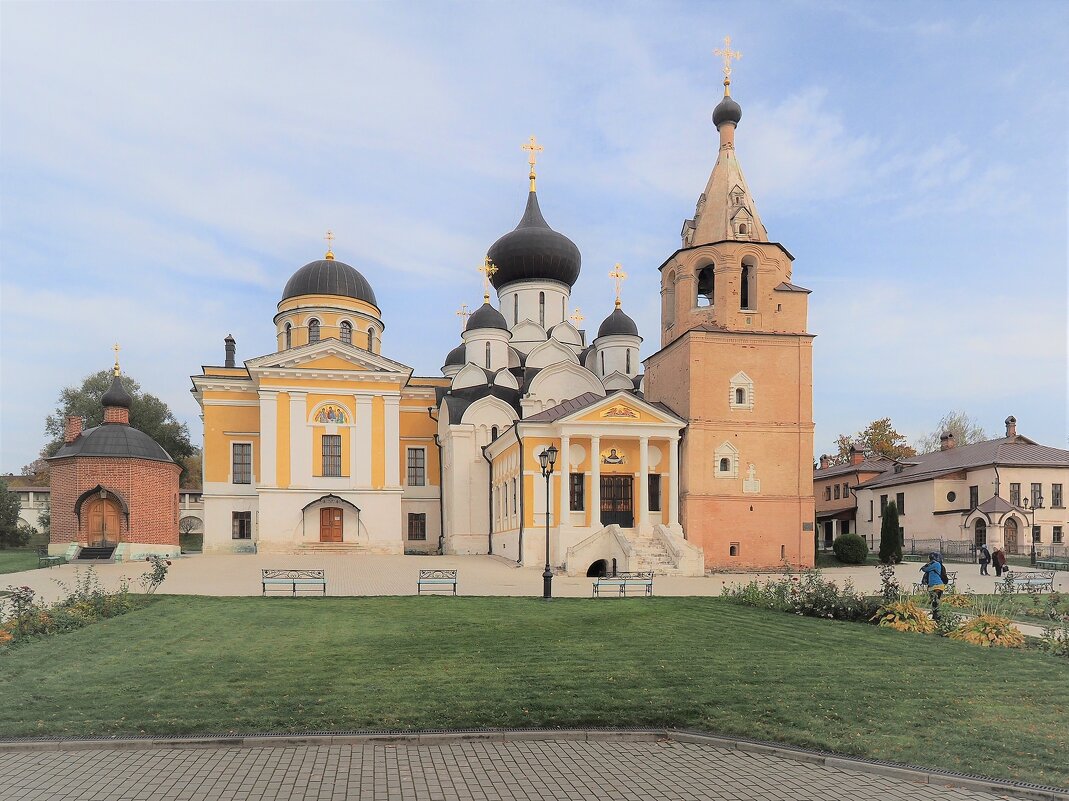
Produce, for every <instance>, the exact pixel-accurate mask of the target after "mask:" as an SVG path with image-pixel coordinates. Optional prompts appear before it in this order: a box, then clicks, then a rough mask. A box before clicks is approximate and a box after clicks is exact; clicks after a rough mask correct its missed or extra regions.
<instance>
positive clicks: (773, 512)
mask: <svg viewBox="0 0 1069 801" xmlns="http://www.w3.org/2000/svg"><path fill="white" fill-rule="evenodd" d="M730 43H731V40H730V38H729V39H726V40H725V47H724V49H723V50H717V51H716V54H717V55H721V56H723V57H724V99H723V100H721V101H720V103H719V104H718V105H717V107H716V109H715V110H714V111H713V124H714V125H715V126H716V128H717V131H718V132H719V134H720V150H719V153H718V155H717V160H716V164H715V166H714V167H713V171H712V174H711V175H710V176H709V181H708V183H707V184H706V186H705V191H704V192H703V193H702V194H701V196H700V197H699V198H698V203H697V207H696V209H695V212H694V217H693V219H690V220H687V221H686V222H684V224H683V231H682V238H683V242H682V247H681V248H680V249H679V250H677V251H676V252H675V253H673V254H672V255H671V256H669V258H668V259H667V260H666V261H665V262H664V263H663V264H662V265H661V266H660V268H659V269H660V272H661V349H660V350H659V351H658V352H657V353H655V354H653V355H652V356H650V357H649V358H648V359H647V360H646V380H645V391H646V397H647V399H649V400H651V401H659V402H661V403H664V404H666V405H667V406H668V407H670V408H671V409H672V410H673V411H674V412H675V413H676V414H678V415H680V416H681V417H683V418H684V419H685V420H686V421H687V424H688V425H687V429H686V433H685V436H684V439H683V441H682V446H681V449H680V457H679V458H680V468H681V470H680V487H679V490H680V493H679V494H680V497H679V503H680V520H681V522H682V525H683V529H684V531H685V533H686V536H687V538H688V539H689V540H690V541H691V542H693V543H694V544H695V545H698V546H700V547H701V548H702V549H703V550H704V552H705V565H706V567H707V568H727V567H766V566H767V567H776V566H780V565H782V564H783V562H784V561H787V562H790V563H791V564H792V565H804V566H808V565H812V563H813V525H814V510H813V359H812V345H813V335H812V334H809V333H808V332H807V331H806V316H807V312H808V301H809V290H808V289H803V288H802V287H800V286H797V285H795V284H794V283H792V280H791V262H792V261H793V256H791V254H790V253H789V252H788V251H787V249H786V248H785V247H783V245H781V244H779V243H777V242H771V241H769V238H768V232H767V231H766V230H765V226H764V224H763V223H762V222H761V217H760V216H759V215H758V213H757V207H756V206H755V205H754V201H753V197H752V196H751V195H750V190H749V188H748V187H747V185H746V179H745V178H744V177H743V175H742V169H741V167H740V166H739V163H738V161H737V159H736V158H735V129H736V127H737V126H738V124H739V121H740V120H741V119H742V108H741V107H740V106H739V104H738V103H737V102H735V100H734V99H733V98H732V97H731V60H732V59H733V58H739V57H740V55H741V54H739V53H736V52H734V51H732V50H731V49H730Z"/></svg>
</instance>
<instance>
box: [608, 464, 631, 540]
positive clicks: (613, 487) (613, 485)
mask: <svg viewBox="0 0 1069 801" xmlns="http://www.w3.org/2000/svg"><path fill="white" fill-rule="evenodd" d="M634 497H635V494H634V477H633V476H613V475H608V476H602V477H601V525H603V526H609V525H612V524H613V523H615V524H616V525H618V526H620V527H621V528H634V525H635V505H634Z"/></svg>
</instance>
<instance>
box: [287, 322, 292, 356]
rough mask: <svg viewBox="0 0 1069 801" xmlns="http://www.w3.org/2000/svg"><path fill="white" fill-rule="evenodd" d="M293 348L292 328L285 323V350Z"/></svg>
mask: <svg viewBox="0 0 1069 801" xmlns="http://www.w3.org/2000/svg"><path fill="white" fill-rule="evenodd" d="M292 347H293V326H292V325H290V324H289V323H286V350H289V349H290V348H292Z"/></svg>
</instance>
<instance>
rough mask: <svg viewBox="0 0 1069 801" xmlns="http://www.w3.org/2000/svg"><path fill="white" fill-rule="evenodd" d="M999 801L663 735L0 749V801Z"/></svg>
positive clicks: (972, 792)
mask: <svg viewBox="0 0 1069 801" xmlns="http://www.w3.org/2000/svg"><path fill="white" fill-rule="evenodd" d="M1006 797H1007V796H1006V795H1005V794H1002V793H998V794H996V793H989V792H979V791H975V790H966V789H955V788H949V787H945V786H938V785H933V784H917V783H914V782H911V781H906V780H903V779H900V778H891V777H888V776H881V775H874V774H871V773H862V772H858V771H854V770H845V769H840V768H838V767H827V766H825V765H821V764H815V763H811V762H804V761H796V760H793V759H786V758H783V757H779V756H773V755H769V754H759V753H751V752H746V751H738V750H734V749H729V748H719V747H713V746H709V745H699V744H695V743H685V742H677V741H674V740H667V739H660V740H656V741H648V742H647V741H635V740H634V739H626V740H615V741H614V740H589V741H587V740H532V741H505V742H496V741H485V740H462V741H456V742H447V743H443V744H437V745H418V744H407V743H399V744H386V743H372V744H356V745H324V746H296V747H254V748H227V747H221V748H199V749H189V748H186V749H180V748H169V749H157V750H87V751H43V752H42V751H34V752H6V753H0V801H16V799H17V800H18V801H193V799H197V800H198V801H200V800H201V799H203V800H204V801H328V800H329V801H342V799H366V801H379V799H391V800H392V799H404V800H405V801H410V800H411V801H431V799H442V800H443V801H446V800H453V799H455V800H456V801H461V800H462V799H477V800H478V801H498V800H501V801H504V800H505V799H524V800H525V801H526V800H527V799H531V800H538V799H568V800H569V801H570V799H576V801H591V800H592V799H613V801H630V799H636V801H637V800H638V799H643V801H646V800H647V799H659V800H660V801H668V800H669V799H680V800H681V801H682V799H687V800H688V801H692V800H696V799H725V800H730V801H750V800H751V799H752V800H753V801H758V800H760V801H779V800H780V799H782V800H783V801H787V800H788V799H789V800H790V801H810V800H811V801H818V800H819V801H823V800H824V799H835V800H836V801H839V799H843V798H848V799H850V801H916V799H918V798H924V799H929V800H930V801H944V800H945V801H950V800H951V799H958V800H959V801H961V800H964V799H972V800H974V801H986V800H987V799H991V800H992V801H993V800H994V799H998V798H1006ZM1048 797H1050V796H1048Z"/></svg>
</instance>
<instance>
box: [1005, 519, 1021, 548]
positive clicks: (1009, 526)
mask: <svg viewBox="0 0 1069 801" xmlns="http://www.w3.org/2000/svg"><path fill="white" fill-rule="evenodd" d="M1005 533H1006V553H1019V551H1018V550H1017V541H1018V540H1017V518H1016V517H1011V518H1010V519H1009V520H1007V521H1006V525H1005Z"/></svg>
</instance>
